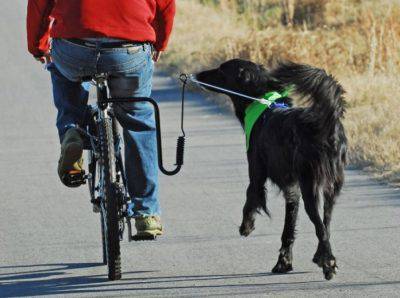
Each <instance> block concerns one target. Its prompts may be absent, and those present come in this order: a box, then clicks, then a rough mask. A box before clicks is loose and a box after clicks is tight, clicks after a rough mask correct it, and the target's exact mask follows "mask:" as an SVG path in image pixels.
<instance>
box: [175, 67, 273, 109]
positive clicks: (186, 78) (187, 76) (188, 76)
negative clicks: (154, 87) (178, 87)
mask: <svg viewBox="0 0 400 298" xmlns="http://www.w3.org/2000/svg"><path fill="white" fill-rule="evenodd" d="M180 80H181V81H182V82H183V83H184V84H186V83H187V81H191V82H193V83H196V84H199V85H203V86H206V87H210V88H213V89H215V90H220V91H223V92H226V93H230V94H232V95H237V96H240V97H244V98H247V99H250V100H253V101H258V102H260V103H264V104H266V101H265V99H264V98H256V97H252V96H249V95H246V94H242V93H239V92H235V91H232V90H229V89H225V88H222V87H218V86H215V85H211V84H208V83H204V82H202V81H199V80H197V79H196V78H195V76H194V75H193V74H184V73H183V74H181V75H180Z"/></svg>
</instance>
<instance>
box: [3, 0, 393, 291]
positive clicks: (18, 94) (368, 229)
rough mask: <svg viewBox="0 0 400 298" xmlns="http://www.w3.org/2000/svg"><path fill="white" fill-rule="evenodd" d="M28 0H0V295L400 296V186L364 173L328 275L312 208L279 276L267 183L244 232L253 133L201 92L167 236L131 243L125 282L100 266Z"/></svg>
mask: <svg viewBox="0 0 400 298" xmlns="http://www.w3.org/2000/svg"><path fill="white" fill-rule="evenodd" d="M25 5H26V1H23V0H2V1H0V36H1V40H2V41H3V42H2V46H1V47H0V65H1V72H0V82H1V91H0V94H1V101H0V102H1V107H0V297H4V296H6V297H7V296H10V297H16V296H42V295H53V296H64V295H65V296H70V297H76V296H121V295H122V296H140V297H142V296H174V297H175V296H188V297H193V296H205V295H215V296H228V297H229V296H238V297H243V296H255V297H260V296H268V295H271V296H293V297H294V296H296V297H298V296H325V295H326V296H332V297H338V296H371V297H378V296H380V297H388V296H400V249H399V247H400V191H399V190H396V189H393V188H390V187H387V186H385V185H379V184H377V183H375V182H373V181H372V180H370V179H369V178H368V177H367V176H365V175H362V174H360V173H359V172H357V171H350V170H349V171H347V172H346V175H347V183H346V187H345V189H344V192H343V195H342V196H341V198H340V199H339V203H338V205H337V208H336V209H335V212H334V218H333V228H332V230H333V232H332V233H333V236H332V238H333V239H332V242H333V248H334V252H335V255H336V257H337V259H338V262H339V266H340V271H339V274H338V275H337V277H336V279H334V280H333V281H330V282H326V281H324V280H323V276H322V273H321V270H320V269H319V268H317V267H316V266H315V265H314V264H313V263H312V262H311V258H312V256H313V253H314V252H315V249H316V237H315V236H314V232H313V231H314V228H313V226H312V224H311V223H310V222H309V220H308V219H307V216H306V215H305V212H304V211H303V209H302V210H301V213H300V221H299V226H298V231H299V232H298V239H297V242H296V244H295V249H294V262H295V263H294V267H295V271H294V272H293V273H291V274H288V275H271V274H270V269H271V268H272V267H273V265H274V264H275V262H276V259H277V256H278V249H279V247H280V234H281V230H282V226H283V207H284V205H283V200H282V198H281V196H280V195H279V194H278V193H277V191H276V190H275V189H272V190H270V196H269V206H270V209H271V210H272V212H273V218H272V220H268V219H267V218H266V217H259V218H258V220H257V223H256V231H255V232H254V234H253V235H251V237H249V238H248V239H243V238H240V237H239V234H238V226H239V223H240V216H241V208H242V204H243V202H244V196H245V187H246V183H247V180H248V179H247V170H246V161H245V154H244V153H245V150H244V140H243V135H242V132H241V130H240V128H239V125H238V123H237V122H236V121H235V120H234V119H233V117H232V116H231V115H229V114H228V113H224V112H223V111H221V110H220V109H218V108H217V107H216V106H214V105H213V104H211V103H210V102H207V101H206V100H204V99H203V98H202V97H201V96H196V95H191V97H190V101H189V102H188V105H187V114H186V120H187V121H186V129H187V134H188V141H187V144H188V146H187V155H186V159H185V161H186V163H185V166H184V169H183V172H182V173H181V174H180V175H179V176H176V177H173V178H170V177H162V179H161V194H162V198H161V200H162V206H163V211H164V215H163V221H164V224H165V227H166V235H165V236H164V237H163V238H160V240H158V241H156V242H147V243H133V244H129V243H127V242H123V244H122V264H123V279H122V280H120V281H116V282H108V281H107V279H106V275H105V272H106V268H105V267H104V266H101V265H100V263H99V262H100V258H101V255H100V252H101V250H100V231H99V230H100V228H99V219H98V216H97V215H95V214H93V213H92V212H91V207H90V204H89V200H88V194H87V189H86V188H85V187H82V188H79V189H75V190H70V189H67V188H65V187H63V186H62V185H61V184H60V182H59V181H58V178H57V175H56V162H57V158H58V151H59V148H58V143H57V136H56V130H55V128H54V118H55V109H54V108H53V106H52V102H51V94H50V82H49V76H48V74H47V73H46V72H45V71H43V70H42V69H41V67H40V66H39V65H38V64H36V63H35V62H34V61H33V60H32V59H31V58H30V57H29V56H28V55H27V53H26V50H25V48H26V45H25V28H24V26H25V25H24V9H25ZM178 91H179V90H178V89H177V86H176V85H175V80H172V79H169V78H165V77H162V76H157V77H156V78H155V92H154V97H155V98H157V99H159V100H160V101H161V102H162V103H161V113H162V120H163V123H164V126H163V128H164V132H165V140H166V141H165V145H166V147H167V152H166V153H167V156H166V157H165V159H166V161H171V160H172V159H173V157H172V154H169V155H168V150H169V153H172V151H173V147H174V145H175V136H176V135H177V133H178V128H179V126H178V111H179V102H178V99H179V93H178Z"/></svg>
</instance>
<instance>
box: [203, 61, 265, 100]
mask: <svg viewBox="0 0 400 298" xmlns="http://www.w3.org/2000/svg"><path fill="white" fill-rule="evenodd" d="M196 78H197V79H198V80H199V81H201V82H204V83H208V84H211V85H215V86H218V87H222V88H224V89H228V90H232V91H236V92H239V93H243V94H246V95H249V96H254V97H257V96H261V95H263V94H264V93H265V90H266V88H267V86H266V83H268V81H271V80H272V78H270V77H269V76H268V73H267V71H266V70H265V68H264V67H263V66H262V65H258V64H255V63H253V62H251V61H247V60H242V59H232V60H229V61H226V62H224V63H222V64H221V65H220V66H219V67H218V68H215V69H210V70H206V71H202V72H200V73H198V74H197V75H196ZM206 88H207V89H209V90H211V91H216V92H219V93H224V92H222V91H218V90H215V89H213V88H211V87H206ZM227 95H229V94H227Z"/></svg>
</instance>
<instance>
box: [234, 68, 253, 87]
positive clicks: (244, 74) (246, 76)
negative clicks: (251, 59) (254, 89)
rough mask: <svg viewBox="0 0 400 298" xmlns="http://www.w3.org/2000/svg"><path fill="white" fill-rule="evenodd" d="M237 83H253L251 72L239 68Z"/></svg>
mask: <svg viewBox="0 0 400 298" xmlns="http://www.w3.org/2000/svg"><path fill="white" fill-rule="evenodd" d="M237 81H238V82H240V83H242V84H248V83H249V82H250V81H251V72H250V71H248V70H247V69H245V68H242V67H241V68H239V74H238V77H237Z"/></svg>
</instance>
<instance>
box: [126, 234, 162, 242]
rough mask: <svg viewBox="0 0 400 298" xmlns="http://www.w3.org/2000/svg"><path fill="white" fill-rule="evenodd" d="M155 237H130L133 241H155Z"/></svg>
mask: <svg viewBox="0 0 400 298" xmlns="http://www.w3.org/2000/svg"><path fill="white" fill-rule="evenodd" d="M156 239H157V236H156V235H134V236H132V240H133V241H153V240H156Z"/></svg>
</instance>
